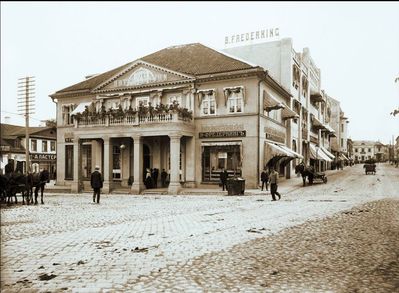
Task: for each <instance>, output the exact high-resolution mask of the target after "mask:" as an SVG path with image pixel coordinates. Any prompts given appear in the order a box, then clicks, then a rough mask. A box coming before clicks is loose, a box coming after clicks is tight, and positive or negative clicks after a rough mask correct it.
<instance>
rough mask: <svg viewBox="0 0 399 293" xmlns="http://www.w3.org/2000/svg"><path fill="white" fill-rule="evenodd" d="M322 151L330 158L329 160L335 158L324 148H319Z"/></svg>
mask: <svg viewBox="0 0 399 293" xmlns="http://www.w3.org/2000/svg"><path fill="white" fill-rule="evenodd" d="M320 148H321V149H322V150H323V152H325V153H326V155H327V156H328V157H329V158H330V159H334V158H335V156H334V155H333V154H332V153H330V152H329V150H327V149H326V148H325V147H322V146H321V147H320Z"/></svg>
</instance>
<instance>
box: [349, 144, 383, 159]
mask: <svg viewBox="0 0 399 293" xmlns="http://www.w3.org/2000/svg"><path fill="white" fill-rule="evenodd" d="M353 155H354V160H355V162H358V163H363V162H364V161H366V160H370V159H373V160H375V161H377V162H386V161H387V160H389V146H388V145H385V144H383V143H381V142H379V141H371V140H354V141H353Z"/></svg>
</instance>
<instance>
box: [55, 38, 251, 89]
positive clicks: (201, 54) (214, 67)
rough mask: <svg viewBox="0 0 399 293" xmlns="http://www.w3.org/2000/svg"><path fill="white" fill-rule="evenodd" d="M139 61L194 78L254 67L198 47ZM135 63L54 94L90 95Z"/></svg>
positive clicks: (169, 50)
mask: <svg viewBox="0 0 399 293" xmlns="http://www.w3.org/2000/svg"><path fill="white" fill-rule="evenodd" d="M140 60H142V61H144V62H147V63H151V64H154V65H157V66H160V67H163V68H166V69H169V70H173V71H177V72H181V73H185V74H190V75H194V76H197V75H204V74H211V73H222V72H229V71H235V70H245V69H251V68H255V67H257V66H253V65H250V64H248V63H246V62H244V61H241V60H238V59H236V58H233V57H230V56H228V55H227V54H224V53H222V52H219V51H217V50H214V49H211V48H209V47H207V46H204V45H202V44H200V43H193V44H186V45H180V46H172V47H168V48H165V49H162V50H159V51H157V52H155V53H152V54H149V55H147V56H144V57H142V58H140V59H137V60H135V61H140ZM135 61H133V62H129V63H127V64H125V65H122V66H120V67H118V68H115V69H112V70H110V71H107V72H105V73H102V74H99V75H96V76H94V77H91V78H89V79H87V80H84V81H82V82H79V83H77V84H74V85H72V86H69V87H67V88H64V89H62V90H59V91H57V92H56V94H60V93H67V92H74V91H90V90H92V89H94V88H95V87H96V86H98V85H100V84H101V83H103V82H105V81H107V80H108V79H110V78H111V77H113V76H114V75H116V74H117V73H118V72H121V71H123V70H124V69H126V68H128V67H129V66H130V65H132V64H133V63H134V62H135Z"/></svg>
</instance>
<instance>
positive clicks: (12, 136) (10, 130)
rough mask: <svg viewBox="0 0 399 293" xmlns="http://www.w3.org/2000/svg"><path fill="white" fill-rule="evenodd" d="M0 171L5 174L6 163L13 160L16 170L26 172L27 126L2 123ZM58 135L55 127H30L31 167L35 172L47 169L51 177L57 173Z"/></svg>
mask: <svg viewBox="0 0 399 293" xmlns="http://www.w3.org/2000/svg"><path fill="white" fill-rule="evenodd" d="M0 135H1V136H0V138H1V141H0V145H1V146H0V148H1V156H0V172H1V173H2V174H4V168H5V165H7V164H8V163H9V162H11V163H12V164H13V165H14V170H16V171H20V172H21V173H25V172H26V157H25V148H26V145H27V144H26V137H25V127H22V126H18V125H12V124H5V123H2V124H1V134H0ZM56 137H57V131H56V128H53V127H30V128H29V143H28V146H29V157H30V167H31V170H32V171H33V172H39V171H40V169H44V168H45V169H47V170H48V171H49V172H50V176H51V179H54V178H55V175H56V157H57V155H56V153H57V150H56Z"/></svg>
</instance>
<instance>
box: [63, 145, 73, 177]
mask: <svg viewBox="0 0 399 293" xmlns="http://www.w3.org/2000/svg"><path fill="white" fill-rule="evenodd" d="M65 179H66V180H73V145H66V146H65Z"/></svg>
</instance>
